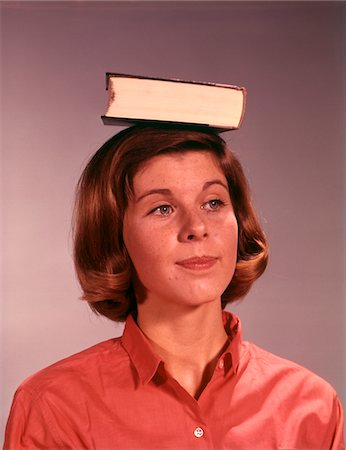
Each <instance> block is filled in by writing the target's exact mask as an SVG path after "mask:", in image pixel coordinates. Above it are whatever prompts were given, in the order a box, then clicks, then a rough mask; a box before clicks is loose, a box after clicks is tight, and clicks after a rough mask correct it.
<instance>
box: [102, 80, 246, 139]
mask: <svg viewBox="0 0 346 450" xmlns="http://www.w3.org/2000/svg"><path fill="white" fill-rule="evenodd" d="M106 89H107V90H108V108H107V111H106V113H105V115H103V116H101V117H102V120H103V122H104V124H106V125H114V124H115V125H128V124H129V123H130V124H136V123H142V122H153V123H174V124H180V125H189V126H197V127H208V128H212V129H213V130H215V131H216V132H223V131H227V130H233V129H237V128H239V127H240V125H241V122H242V119H243V117H244V112H245V103H246V90H245V88H242V87H237V86H232V85H228V84H216V83H209V82H197V81H185V80H179V79H164V78H150V77H144V76H134V75H125V74H119V73H109V72H108V73H106Z"/></svg>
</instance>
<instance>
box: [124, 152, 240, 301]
mask: <svg viewBox="0 0 346 450" xmlns="http://www.w3.org/2000/svg"><path fill="white" fill-rule="evenodd" d="M133 181H134V197H133V199H132V200H131V201H130V203H129V206H128V208H127V210H126V213H125V218H124V232H123V233H124V242H125V245H126V248H127V250H128V253H129V255H130V257H131V260H132V263H133V265H134V267H135V269H136V274H137V279H138V280H137V299H138V301H140V302H142V301H143V300H145V303H146V302H150V303H151V304H152V305H155V306H157V307H158V308H159V307H160V306H163V305H165V307H166V306H168V304H169V302H171V303H174V304H176V305H177V304H181V305H182V304H184V305H186V306H194V305H200V304H203V303H206V302H212V301H217V302H219V301H220V296H221V294H222V293H223V292H224V290H225V289H226V287H227V286H228V284H229V282H230V280H231V278H232V276H233V273H234V269H235V264H236V258H237V241H238V226H237V221H236V218H235V215H234V211H233V207H232V204H231V199H230V195H229V191H228V186H227V181H226V178H225V175H224V174H223V172H222V170H221V169H220V167H219V165H218V163H217V160H216V158H215V156H214V155H212V154H211V153H209V152H206V151H200V152H195V151H194V152H192V151H191V152H184V153H171V154H167V155H160V156H155V157H153V158H152V159H150V160H149V161H148V162H147V163H146V164H145V165H144V166H143V167H141V168H140V170H139V171H138V172H137V174H136V175H135V177H134V180H133ZM138 282H139V286H140V289H138ZM139 292H140V293H139Z"/></svg>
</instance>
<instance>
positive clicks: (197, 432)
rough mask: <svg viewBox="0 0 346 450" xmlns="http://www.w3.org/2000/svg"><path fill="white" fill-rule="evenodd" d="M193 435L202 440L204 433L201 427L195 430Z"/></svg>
mask: <svg viewBox="0 0 346 450" xmlns="http://www.w3.org/2000/svg"><path fill="white" fill-rule="evenodd" d="M193 434H194V435H195V436H196V438H200V437H202V436H203V434H204V431H203V430H202V428H201V427H197V428H196V429H195V431H194V432H193Z"/></svg>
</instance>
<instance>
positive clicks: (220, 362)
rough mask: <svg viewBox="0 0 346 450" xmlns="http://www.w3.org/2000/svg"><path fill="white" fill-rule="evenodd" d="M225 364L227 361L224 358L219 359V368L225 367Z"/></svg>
mask: <svg viewBox="0 0 346 450" xmlns="http://www.w3.org/2000/svg"><path fill="white" fill-rule="evenodd" d="M224 365H225V363H224V361H223V359H220V361H219V368H220V369H223V367H224Z"/></svg>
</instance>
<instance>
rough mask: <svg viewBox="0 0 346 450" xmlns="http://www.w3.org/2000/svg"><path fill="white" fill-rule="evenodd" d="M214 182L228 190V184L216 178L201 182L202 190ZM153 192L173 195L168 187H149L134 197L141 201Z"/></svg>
mask: <svg viewBox="0 0 346 450" xmlns="http://www.w3.org/2000/svg"><path fill="white" fill-rule="evenodd" d="M214 184H218V185H220V186H222V187H224V188H225V189H226V191H228V186H227V185H226V184H225V183H224V182H223V181H221V180H218V179H216V180H210V181H206V182H205V183H204V184H203V188H202V192H203V191H205V190H207V189H208V188H209V187H210V186H212V185H214ZM154 194H161V195H167V196H169V195H173V194H172V191H171V190H170V189H150V190H149V191H145V192H144V193H143V194H142V195H140V196H139V197H138V198H137V199H136V203H138V202H139V201H141V200H142V199H143V198H145V197H148V196H149V195H154Z"/></svg>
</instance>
